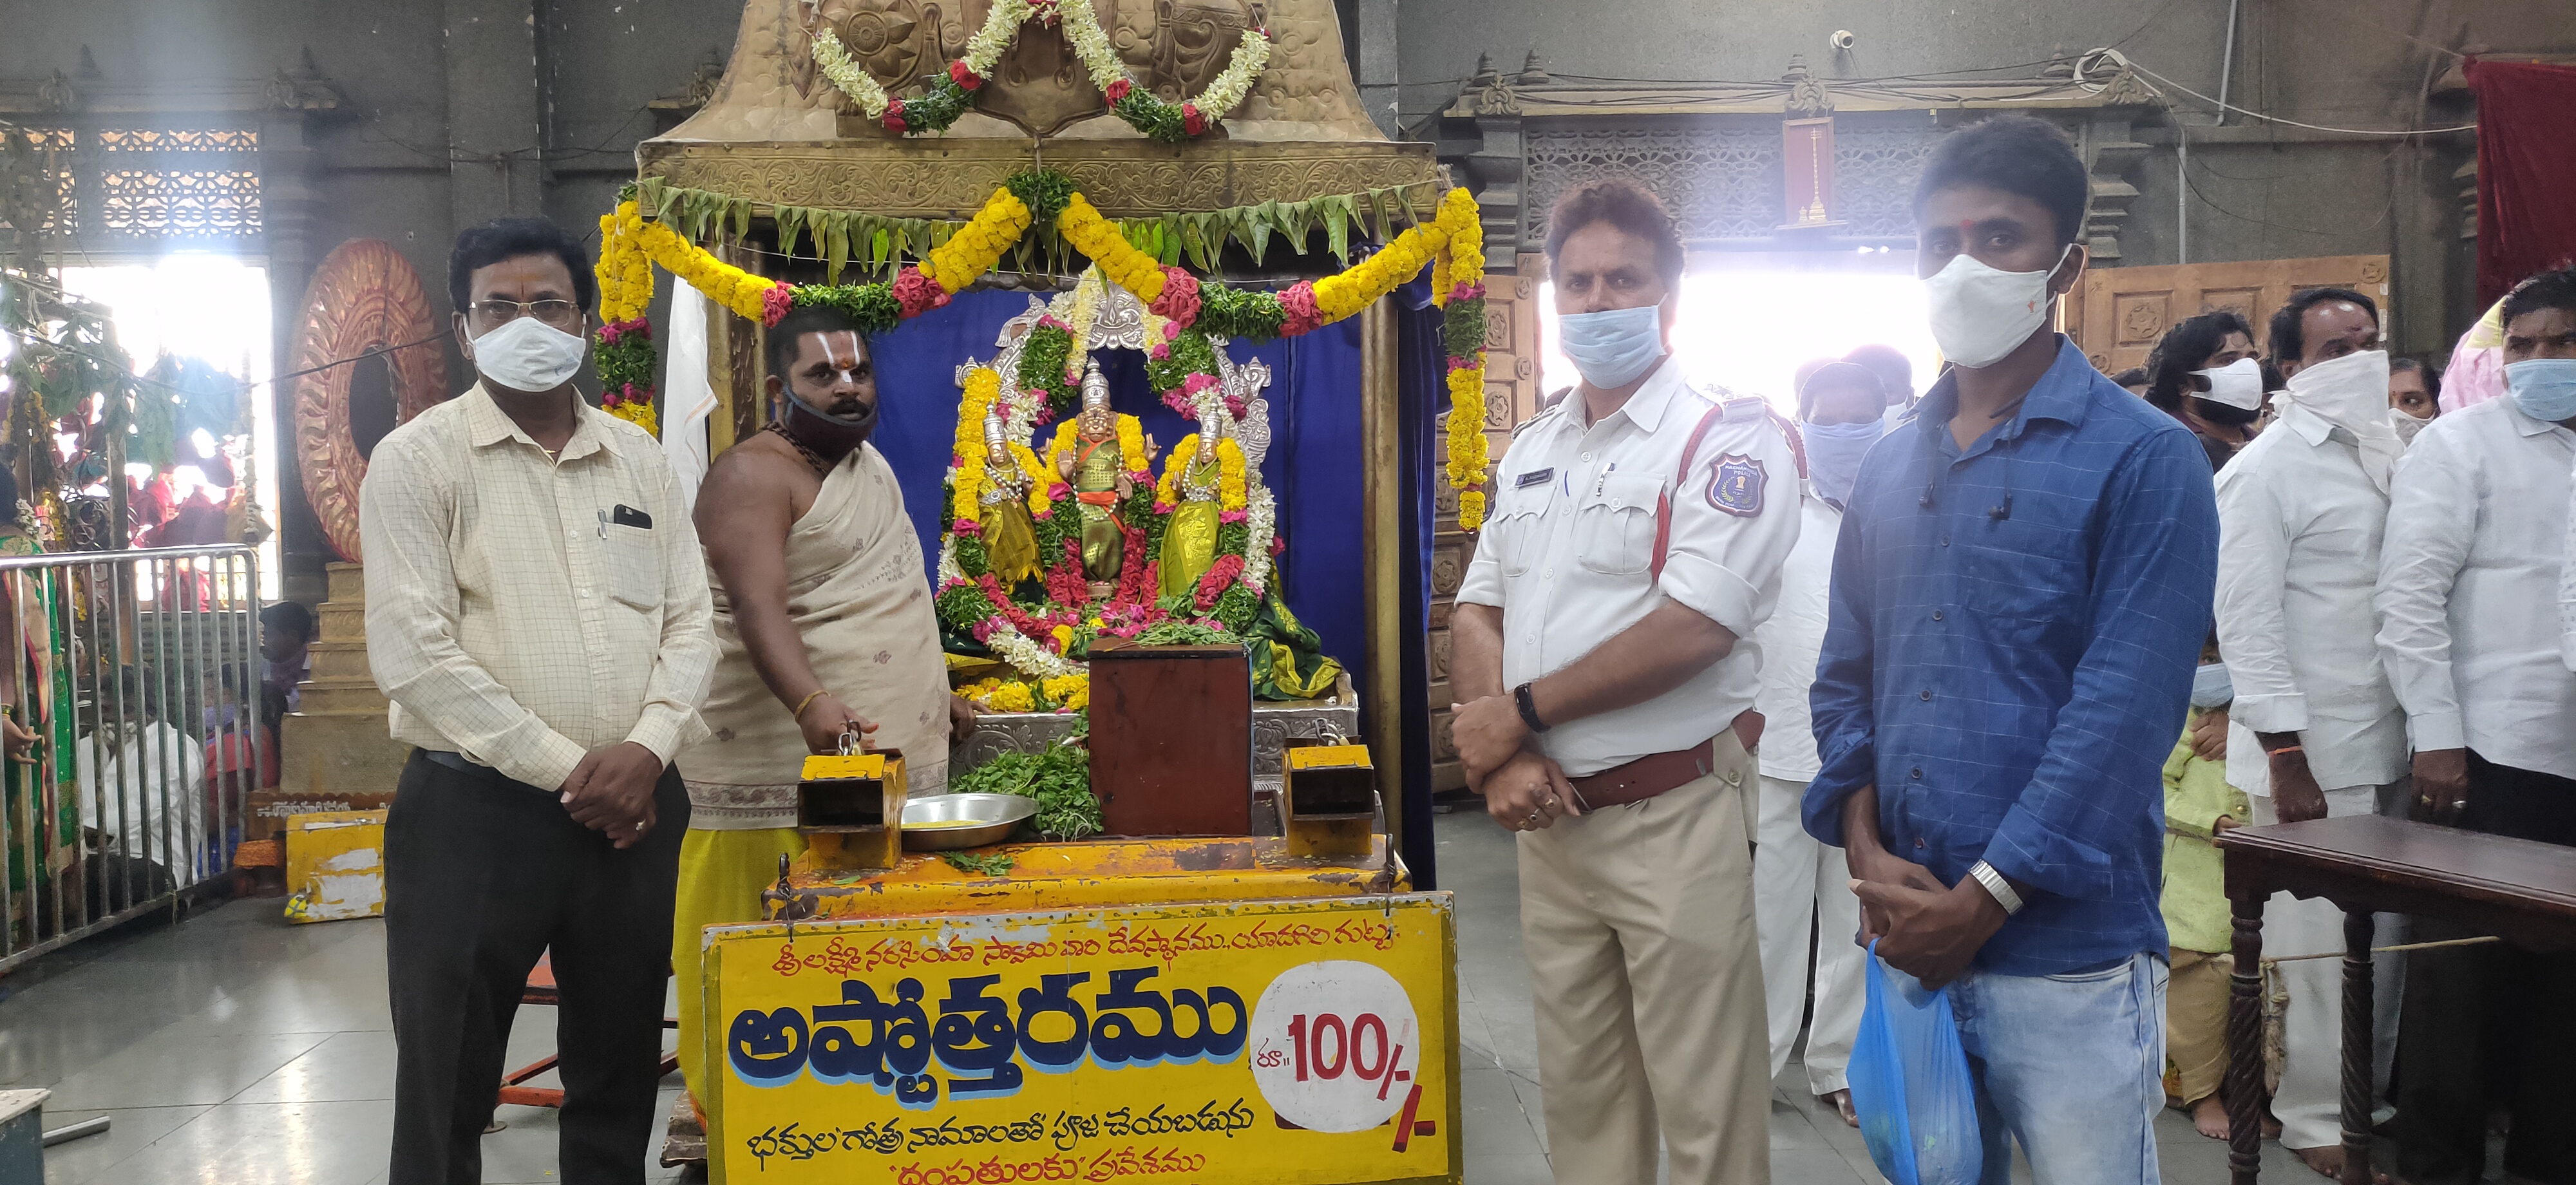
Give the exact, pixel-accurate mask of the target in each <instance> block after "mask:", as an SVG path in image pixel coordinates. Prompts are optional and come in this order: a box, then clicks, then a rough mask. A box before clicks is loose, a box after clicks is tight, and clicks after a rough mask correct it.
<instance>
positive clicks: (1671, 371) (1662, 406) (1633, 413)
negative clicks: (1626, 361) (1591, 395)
mask: <svg viewBox="0 0 2576 1185" xmlns="http://www.w3.org/2000/svg"><path fill="white" fill-rule="evenodd" d="M1681 387H1682V378H1681V368H1680V367H1678V366H1675V365H1674V364H1673V360H1672V359H1671V358H1670V357H1667V358H1665V359H1664V360H1663V361H1661V362H1658V363H1656V364H1655V370H1654V373H1652V374H1649V375H1647V376H1646V380H1645V381H1644V382H1643V383H1640V384H1638V385H1637V389H1636V391H1634V392H1633V393H1631V394H1630V395H1629V396H1628V401H1627V402H1626V403H1622V404H1620V405H1619V407H1618V410H1616V411H1613V412H1611V413H1610V415H1611V416H1617V415H1624V416H1626V417H1628V422H1629V423H1631V424H1635V425H1636V426H1637V429H1638V430H1639V431H1641V432H1653V431H1654V430H1655V426H1656V425H1658V424H1661V423H1663V422H1664V412H1665V411H1666V410H1667V409H1669V408H1671V407H1672V405H1673V392H1675V391H1678V390H1680V389H1681ZM1575 391H1576V394H1575V395H1574V396H1572V397H1569V398H1568V399H1567V400H1566V402H1567V403H1569V404H1572V405H1573V411H1572V413H1571V414H1572V417H1573V420H1574V426H1575V428H1576V429H1577V430H1579V431H1583V432H1590V431H1592V430H1593V429H1595V428H1598V427H1600V426H1601V420H1607V419H1609V418H1610V416H1603V417H1601V420H1592V421H1590V422H1586V421H1585V419H1584V417H1586V416H1589V415H1591V414H1592V407H1591V405H1590V404H1587V403H1585V402H1584V401H1583V399H1582V396H1581V391H1582V388H1580V387H1578V388H1576V389H1575Z"/></svg>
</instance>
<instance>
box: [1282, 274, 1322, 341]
mask: <svg viewBox="0 0 2576 1185" xmlns="http://www.w3.org/2000/svg"><path fill="white" fill-rule="evenodd" d="M1279 307H1280V309H1282V310H1283V311H1285V312H1286V313H1287V314H1288V316H1287V318H1286V319H1285V320H1283V321H1282V322H1281V323H1280V326H1279V336H1281V337H1296V336H1298V335H1299V334H1304V333H1313V332H1314V331H1316V330H1318V329H1321V328H1323V326H1324V314H1323V311H1322V310H1321V309H1320V308H1318V307H1317V306H1316V304H1315V285H1314V283H1313V282H1311V281H1307V280H1299V281H1297V282H1296V283H1294V284H1291V285H1289V286H1287V287H1285V288H1282V289H1280V290H1279Z"/></svg>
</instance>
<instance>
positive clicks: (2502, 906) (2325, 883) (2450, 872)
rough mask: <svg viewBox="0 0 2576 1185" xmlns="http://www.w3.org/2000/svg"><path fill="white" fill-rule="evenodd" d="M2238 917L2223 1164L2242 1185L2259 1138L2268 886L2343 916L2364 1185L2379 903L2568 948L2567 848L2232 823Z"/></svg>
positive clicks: (2350, 1069)
mask: <svg viewBox="0 0 2576 1185" xmlns="http://www.w3.org/2000/svg"><path fill="white" fill-rule="evenodd" d="M2216 842H2217V845H2218V848H2219V850H2220V851H2223V852H2225V853H2226V854H2227V897H2228V900H2229V902H2230V903H2231V905H2232V907H2233V910H2234V913H2235V917H2236V935H2235V937H2236V949H2235V954H2236V970H2235V974H2234V978H2233V980H2232V981H2231V986H2232V988H2233V990H2234V994H2233V997H2232V999H2231V1000H2230V1001H2229V1005H2230V1007H2229V1012H2228V1018H2227V1046H2228V1067H2227V1086H2228V1092H2229V1096H2230V1097H2229V1100H2228V1108H2227V1109H2228V1117H2227V1122H2228V1133H2229V1136H2228V1155H2227V1162H2228V1167H2229V1169H2230V1170H2231V1175H2230V1178H2229V1179H2230V1181H2231V1182H2232V1185H2253V1183H2254V1180H2255V1176H2256V1173H2257V1172H2258V1163H2257V1157H2258V1154H2259V1153H2260V1152H2261V1150H2262V1146H2263V1129H2262V1123H2261V1115H2262V1107H2263V1090H2262V1086H2263V1052H2262V1050H2263V1041H2262V1028H2263V1021H2262V1007H2261V1002H2260V998H2259V997H2260V993H2261V991H2262V982H2263V968H2262V958H2263V903H2264V901H2266V900H2267V899H2269V898H2270V897H2271V896H2272V894H2274V893H2276V892H2287V893H2290V894H2292V895H2293V896H2298V897H2323V898H2325V899H2326V900H2328V901H2332V902H2334V903H2335V904H2336V905H2337V906H2339V907H2341V908H2342V909H2343V911H2344V923H2343V940H2344V957H2343V1148H2344V1166H2343V1185H2369V1181H2370V1113H2371V1109H2372V1108H2371V1099H2370V1045H2371V1039H2370V994H2371V984H2370V942H2371V918H2370V915H2371V914H2372V913H2373V912H2374V911H2376V912H2384V913H2409V914H2420V915H2423V916H2426V917H2437V918H2445V919H2448V920H2450V921H2454V922H2457V923H2459V924H2461V925H2464V926H2471V927H2475V928H2478V929H2482V930H2485V931H2486V932H2488V933H2491V934H2496V935H2499V936H2501V937H2503V938H2504V939H2506V940H2507V941H2509V942H2513V943H2515V944H2517V945H2520V946H2524V947H2528V948H2530V949H2533V950H2544V951H2545V950H2563V949H2566V948H2569V947H2576V848H2570V847H2560V846H2558V845H2556V844H2545V843H2534V842H2532V841H2530V840H2521V839H2506V838H2504V837H2502V836H2495V835H2484V834H2481V833H2478V832H2475V831H2462V830H2460V829H2458V828H2455V827H2435V826H2433V825H2431V824H2427V823H2410V822H2406V821H2403V820H2399V819H2386V818H2381V817H2378V816H2376V815H2360V816H2353V817H2350V818H2342V819H2316V820H2312V821H2310V822H2306V823H2284V824H2280V825H2278V826H2273V827H2239V828H2236V829H2234V830H2232V831H2228V832H2225V833H2223V834H2221V835H2219V836H2218V838H2217V841H2216Z"/></svg>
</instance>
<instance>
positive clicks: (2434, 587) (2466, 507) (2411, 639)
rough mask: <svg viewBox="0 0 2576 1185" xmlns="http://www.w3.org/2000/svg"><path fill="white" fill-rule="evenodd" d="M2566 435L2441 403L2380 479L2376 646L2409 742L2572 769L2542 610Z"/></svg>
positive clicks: (2567, 695)
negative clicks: (2386, 482) (2384, 509)
mask: <svg viewBox="0 0 2576 1185" xmlns="http://www.w3.org/2000/svg"><path fill="white" fill-rule="evenodd" d="M2571 465H2576V433H2570V432H2569V431H2568V430H2567V429H2565V428H2562V427H2559V426H2558V425H2556V424H2551V423H2546V422H2544V421H2540V420H2535V419H2532V418H2531V417H2529V416H2526V415H2524V414H2522V409H2520V408H2518V407H2516V406H2514V402H2513V401H2512V400H2510V399H2492V400H2488V401H2487V402H2485V403H2480V404H2476V405H2474V406H2471V407H2468V408H2465V409H2463V410H2460V411H2455V412H2447V413H2444V414H2443V415H2442V417H2441V418H2439V419H2436V420H2434V421H2433V423H2432V424H2431V425H2430V426H2429V427H2427V428H2425V429H2424V431H2423V434H2422V435H2419V436H2417V437H2416V438H2415V444H2414V446H2413V447H2411V448H2409V449H2407V450H2406V455H2405V457H2403V458H2402V459H2400V460H2399V461H2398V462H2397V475H2396V478H2395V480H2394V481H2393V482H2392V483H2391V486H2390V490H2389V496H2390V505H2389V510H2388V539H2387V543H2386V544H2385V546H2384V547H2383V549H2382V551H2381V554H2380V563H2379V594H2378V597H2377V598H2376V600H2377V604H2378V607H2379V617H2380V624H2379V649H2380V655H2381V658H2382V661H2384V662H2385V663H2386V664H2387V667H2388V678H2389V682H2390V683H2391V684H2393V685H2395V687H2396V689H2397V699H2398V702H2400V703H2402V704H2404V705H2406V717H2407V726H2408V728H2409V730H2410V731H2411V732H2412V733H2413V736H2414V741H2415V749H2416V751H2417V752H2425V751H2429V750H2435V749H2458V748H2463V747H2465V748H2470V749H2475V750H2477V751H2478V755H2479V756H2481V757H2484V758H2486V759H2487V760H2489V761H2492V762H2494V763H2496V764H2498V765H2503V766H2509V767H2511V768H2514V769H2523V770H2532V771H2536V772H2539V773H2545V774H2554V775H2556V776H2558V777H2562V778H2568V777H2576V674H2570V673H2569V672H2568V670H2567V667H2566V665H2565V664H2564V663H2562V662H2561V661H2560V660H2559V654H2558V625H2557V622H2556V621H2555V620H2554V619H2553V618H2554V615H2553V614H2552V612H2551V606H2552V603H2553V602H2555V601H2556V600H2557V597H2558V587H2559V574H2560V569H2561V568H2562V567H2563V566H2564V564H2565V557H2566V548H2567V527H2568V507H2567V502H2568V493H2569V484H2570V483H2569V480H2568V470H2569V467H2570V466H2571Z"/></svg>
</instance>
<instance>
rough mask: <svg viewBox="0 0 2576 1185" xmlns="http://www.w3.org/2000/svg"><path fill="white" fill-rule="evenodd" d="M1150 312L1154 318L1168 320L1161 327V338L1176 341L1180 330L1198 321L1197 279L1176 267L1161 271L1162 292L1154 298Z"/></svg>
mask: <svg viewBox="0 0 2576 1185" xmlns="http://www.w3.org/2000/svg"><path fill="white" fill-rule="evenodd" d="M1150 310H1151V311H1152V312H1153V314H1154V315H1155V316H1158V317H1167V318H1170V322H1171V323H1170V324H1167V325H1165V326H1163V338H1164V340H1166V341H1171V340H1176V339H1178V338H1179V337H1180V336H1181V328H1182V327H1183V326H1185V325H1189V324H1191V323H1193V322H1195V321H1197V320H1198V319H1199V279H1198V277H1197V276H1193V275H1191V274H1189V273H1188V272H1185V271H1182V270H1181V269H1179V268H1176V267H1167V268H1164V269H1163V292H1162V295H1159V296H1156V297H1155V298H1154V303H1153V304H1152V305H1151V306H1150Z"/></svg>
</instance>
